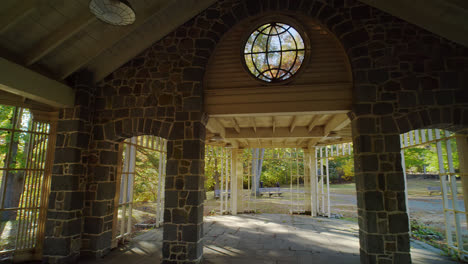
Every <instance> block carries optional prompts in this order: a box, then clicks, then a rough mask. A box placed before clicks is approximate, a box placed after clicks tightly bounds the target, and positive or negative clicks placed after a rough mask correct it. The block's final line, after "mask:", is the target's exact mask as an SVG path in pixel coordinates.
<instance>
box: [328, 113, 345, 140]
mask: <svg viewBox="0 0 468 264" xmlns="http://www.w3.org/2000/svg"><path fill="white" fill-rule="evenodd" d="M350 123H351V120H350V119H349V118H348V116H347V115H335V116H333V117H332V118H331V119H330V121H328V122H327V124H325V129H324V134H325V137H328V136H329V135H330V133H331V132H332V131H337V130H341V129H343V128H344V127H345V126H347V125H349V124H350Z"/></svg>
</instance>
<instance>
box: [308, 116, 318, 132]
mask: <svg viewBox="0 0 468 264" xmlns="http://www.w3.org/2000/svg"><path fill="white" fill-rule="evenodd" d="M318 122H319V118H318V117H317V116H314V117H312V120H310V123H309V125H308V130H309V132H310V131H312V129H314V127H315V126H316V125H317V123H318Z"/></svg>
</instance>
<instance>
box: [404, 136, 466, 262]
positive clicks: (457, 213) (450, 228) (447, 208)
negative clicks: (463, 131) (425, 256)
mask: <svg viewBox="0 0 468 264" xmlns="http://www.w3.org/2000/svg"><path fill="white" fill-rule="evenodd" d="M454 138H455V135H454V134H453V133H451V132H449V131H444V130H440V129H422V130H413V131H410V132H408V133H405V134H402V135H401V137H400V143H401V149H402V150H401V155H402V167H403V172H404V173H405V171H406V166H405V157H404V150H405V149H408V148H414V147H419V146H426V145H430V144H435V145H436V149H437V159H438V167H439V172H438V174H439V179H440V188H441V191H442V204H443V210H444V219H445V231H446V239H447V245H448V247H449V248H450V249H451V250H453V251H455V252H457V253H458V255H459V256H460V257H461V258H465V259H466V256H468V251H467V250H466V249H465V248H464V242H463V238H464V236H465V237H466V236H467V234H466V233H467V232H466V229H464V228H463V226H465V225H466V211H465V207H464V204H461V203H463V202H464V200H463V199H461V200H459V199H457V195H458V190H457V179H456V177H457V175H458V176H462V175H461V174H460V173H456V171H455V168H454V163H453V150H452V146H451V141H452V140H453V139H454ZM444 148H445V149H444ZM444 152H445V155H444ZM445 163H446V164H447V167H448V170H447V169H446V166H445ZM405 188H406V173H405ZM405 194H406V204H408V194H407V191H406V192H405ZM464 195H466V194H464ZM407 208H408V206H407ZM408 215H409V212H408Z"/></svg>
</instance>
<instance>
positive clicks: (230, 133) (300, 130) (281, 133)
mask: <svg viewBox="0 0 468 264" xmlns="http://www.w3.org/2000/svg"><path fill="white" fill-rule="evenodd" d="M323 136H324V127H323V126H317V127H315V128H314V129H313V130H312V131H310V132H309V131H308V129H307V127H296V129H294V131H293V132H292V133H291V132H290V130H289V128H288V127H278V128H276V131H275V132H272V130H271V128H267V127H259V128H257V133H254V132H253V131H252V130H251V129H248V128H240V129H239V131H237V130H236V129H233V128H226V137H225V138H226V139H257V138H321V137H323Z"/></svg>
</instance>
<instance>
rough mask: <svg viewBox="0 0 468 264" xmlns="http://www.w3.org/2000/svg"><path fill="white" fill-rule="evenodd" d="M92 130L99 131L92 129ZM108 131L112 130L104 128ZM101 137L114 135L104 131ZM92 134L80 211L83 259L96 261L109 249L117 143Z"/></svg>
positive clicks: (117, 153)
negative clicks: (82, 204)
mask: <svg viewBox="0 0 468 264" xmlns="http://www.w3.org/2000/svg"><path fill="white" fill-rule="evenodd" d="M95 129H98V128H97V127H95ZM107 129H112V130H113V129H114V128H113V127H112V128H107ZM104 131H105V133H104V134H107V135H108V134H109V133H113V131H112V132H109V131H106V129H105V130H104ZM99 134H100V133H94V140H93V141H92V142H91V146H90V151H89V158H88V183H87V188H86V189H87V192H86V198H85V207H84V210H83V216H84V224H83V234H82V248H81V253H80V255H81V256H82V257H89V258H99V257H102V256H104V255H106V254H107V253H108V252H109V251H110V249H111V242H112V224H113V218H114V217H113V216H114V206H115V205H114V198H115V190H116V182H115V179H116V177H117V164H118V159H119V152H118V151H119V148H118V143H116V142H113V141H105V140H103V138H101V137H100V135H99Z"/></svg>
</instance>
